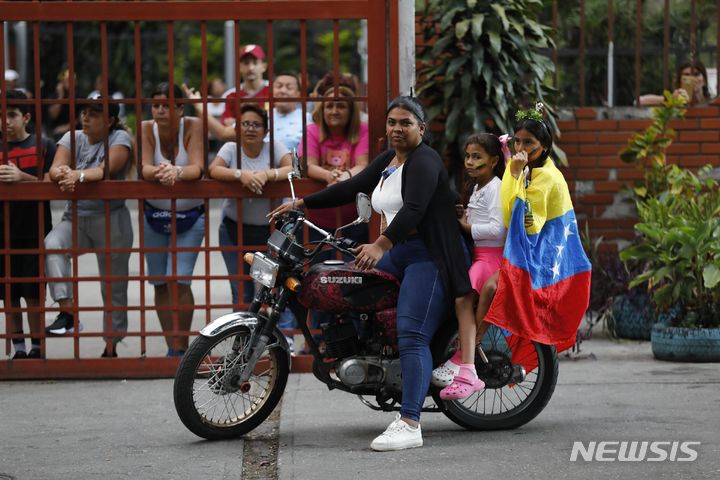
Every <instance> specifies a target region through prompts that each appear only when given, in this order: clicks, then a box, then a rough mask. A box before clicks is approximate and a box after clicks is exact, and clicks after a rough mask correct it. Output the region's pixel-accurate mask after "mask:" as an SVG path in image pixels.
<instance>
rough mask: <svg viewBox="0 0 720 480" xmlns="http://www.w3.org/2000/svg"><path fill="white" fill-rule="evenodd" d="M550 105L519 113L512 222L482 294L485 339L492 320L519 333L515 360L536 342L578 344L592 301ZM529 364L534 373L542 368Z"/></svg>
mask: <svg viewBox="0 0 720 480" xmlns="http://www.w3.org/2000/svg"><path fill="white" fill-rule="evenodd" d="M542 108H543V106H542V104H541V103H538V105H537V106H536V108H535V110H528V111H525V112H518V114H517V115H516V120H517V123H516V125H515V129H514V132H515V133H514V139H513V144H514V148H515V152H516V153H515V154H514V155H513V156H512V158H511V159H510V161H509V162H508V165H507V167H506V169H505V173H504V175H503V179H502V186H501V201H502V208H503V217H504V220H505V224H506V225H507V227H508V234H507V239H506V242H505V249H504V251H503V260H502V265H501V268H500V270H499V271H498V273H497V274H496V275H495V276H494V277H493V278H491V279H489V280H488V281H487V283H486V285H485V286H484V288H483V292H481V296H480V303H481V304H482V303H483V302H485V304H486V305H489V311H488V312H487V315H485V322H483V324H482V326H481V328H479V331H478V336H479V337H482V335H483V334H484V332H485V330H486V329H487V327H488V323H489V324H493V325H496V326H497V327H500V328H503V329H505V330H506V331H507V332H509V333H510V334H511V335H510V337H515V338H508V344H509V345H510V347H511V349H512V350H513V357H514V358H518V357H522V356H523V355H522V354H521V351H522V350H523V349H524V348H527V347H530V348H532V347H531V345H530V341H535V342H539V343H543V344H548V345H555V346H556V347H557V350H558V352H561V351H563V350H566V349H568V348H570V347H572V346H573V345H574V344H575V335H576V332H577V328H578V326H579V324H580V321H581V320H582V317H583V315H584V314H585V311H586V309H587V306H588V302H589V299H590V274H591V266H590V262H589V260H588V258H587V256H586V254H585V251H584V249H583V247H582V243H581V241H580V236H579V231H578V225H577V221H576V219H575V212H574V210H573V206H572V201H571V199H570V191H569V190H568V186H567V183H566V182H565V179H564V178H563V175H562V173H560V170H558V168H557V167H556V166H555V163H554V162H553V161H552V159H551V158H550V152H551V149H552V134H551V133H550V129H549V128H548V126H547V125H546V124H545V122H544V121H543V118H542V114H541V111H542ZM490 300H491V301H492V303H490ZM513 363H515V362H513ZM523 366H524V367H525V369H526V371H530V370H531V369H532V368H534V366H535V365H523Z"/></svg>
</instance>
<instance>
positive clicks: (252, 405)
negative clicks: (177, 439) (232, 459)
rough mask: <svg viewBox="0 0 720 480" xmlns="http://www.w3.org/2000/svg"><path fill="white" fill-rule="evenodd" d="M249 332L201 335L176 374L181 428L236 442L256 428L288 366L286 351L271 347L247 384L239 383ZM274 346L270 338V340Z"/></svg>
mask: <svg viewBox="0 0 720 480" xmlns="http://www.w3.org/2000/svg"><path fill="white" fill-rule="evenodd" d="M249 341H250V331H249V330H248V329H247V328H246V327H243V326H240V327H235V328H232V329H229V330H228V331H226V332H223V333H222V334H221V335H220V336H218V337H214V338H208V337H203V336H200V337H198V338H196V339H195V341H193V343H192V345H190V348H189V349H188V350H187V352H185V355H184V357H183V360H182V362H181V363H180V366H179V367H178V371H177V374H176V375H175V386H174V397H175V409H176V411H177V413H178V416H179V417H180V419H181V420H182V422H183V423H184V424H185V426H186V427H187V428H188V429H189V430H190V431H191V432H193V433H194V434H196V435H198V436H200V437H203V438H207V439H208V440H219V439H226V438H235V437H239V436H241V435H244V434H246V433H247V432H249V431H251V430H252V429H254V428H255V427H257V426H258V425H260V424H261V423H262V422H263V421H264V420H265V419H266V418H267V417H268V416H269V415H270V413H272V411H273V409H274V408H275V406H276V405H277V404H278V402H279V401H280V398H281V397H282V394H283V391H284V390H285V385H286V384H287V378H288V374H289V373H290V368H289V365H288V357H287V352H286V351H285V350H284V349H283V348H282V347H280V346H279V345H270V346H268V347H267V348H266V349H265V351H264V352H263V353H262V355H261V356H260V358H259V360H258V362H257V364H256V366H255V369H254V370H253V373H252V375H251V376H250V378H249V380H248V381H247V382H240V373H241V372H242V369H243V367H244V366H245V359H244V357H245V355H244V354H245V353H246V351H247V349H248V343H249ZM270 342H271V343H272V342H273V339H271V340H270Z"/></svg>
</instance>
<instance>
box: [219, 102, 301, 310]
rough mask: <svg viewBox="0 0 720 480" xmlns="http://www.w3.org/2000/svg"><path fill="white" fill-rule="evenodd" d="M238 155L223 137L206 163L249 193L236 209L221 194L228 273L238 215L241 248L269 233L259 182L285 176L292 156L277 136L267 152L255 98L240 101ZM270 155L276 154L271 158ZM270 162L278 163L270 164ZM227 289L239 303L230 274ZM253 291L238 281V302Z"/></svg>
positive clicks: (262, 114)
mask: <svg viewBox="0 0 720 480" xmlns="http://www.w3.org/2000/svg"><path fill="white" fill-rule="evenodd" d="M240 129H241V130H240V147H241V148H240V154H239V156H240V158H239V160H238V148H237V143H235V142H227V143H226V144H225V145H223V146H222V148H220V151H219V152H218V154H217V156H216V157H215V160H213V161H212V163H211V164H210V167H209V169H208V170H209V175H210V178H214V179H216V180H220V181H224V182H240V184H241V185H242V187H243V188H245V189H246V190H248V191H249V192H250V193H251V196H249V197H247V198H243V200H242V203H241V205H242V208H241V209H240V210H239V209H238V207H239V206H240V205H238V203H237V201H236V200H235V199H234V198H228V199H225V201H224V203H223V209H222V212H223V220H222V223H221V224H220V230H219V239H220V246H221V247H225V248H224V249H223V250H222V256H223V260H225V266H227V270H228V275H230V276H231V277H236V276H237V275H238V271H239V268H238V265H239V263H240V262H242V260H240V255H239V252H238V248H236V247H237V246H238V244H239V242H238V218H242V245H243V250H257V249H258V248H261V247H263V246H264V245H265V243H266V242H267V239H268V237H269V236H270V226H269V225H268V223H267V214H268V212H269V211H270V199H269V198H265V197H262V193H263V187H264V186H265V184H266V183H267V182H278V181H281V180H286V179H287V176H288V173H290V170H292V166H291V163H292V161H291V156H290V152H289V151H288V149H287V148H286V147H285V145H283V144H282V142H280V141H277V140H276V141H275V142H274V148H273V152H272V154H273V155H274V157H271V151H270V143H269V142H265V141H264V138H265V134H266V133H267V131H268V114H267V112H266V111H265V109H263V108H262V107H260V106H259V105H257V104H255V103H246V104H244V105H243V106H242V107H240ZM271 158H278V159H280V161H279V162H274V161H272V160H271ZM275 165H278V166H277V167H275ZM242 263H243V271H244V272H245V273H248V271H249V267H248V266H247V265H246V264H245V262H242ZM230 291H231V292H232V303H233V306H234V308H237V307H238V300H239V296H238V281H237V280H236V279H234V278H231V279H230ZM253 295H254V290H253V282H252V280H247V281H245V282H244V284H243V303H250V302H252V299H253Z"/></svg>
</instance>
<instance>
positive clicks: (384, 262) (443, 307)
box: [377, 237, 451, 421]
mask: <svg viewBox="0 0 720 480" xmlns="http://www.w3.org/2000/svg"><path fill="white" fill-rule="evenodd" d="M377 268H378V269H379V270H383V271H385V272H388V273H390V274H392V275H394V276H395V277H396V278H397V279H398V280H400V294H399V296H398V303H397V335H398V348H399V350H400V369H401V371H402V405H401V406H400V415H401V416H403V417H405V418H409V419H411V420H415V421H419V420H420V410H421V409H422V405H423V402H424V401H425V396H426V394H427V391H428V387H429V386H430V375H431V373H432V366H433V363H432V362H433V361H432V353H431V352H430V342H431V340H432V337H433V335H435V332H437V330H438V328H439V327H440V325H441V324H442V322H443V321H444V320H445V319H446V317H447V314H448V310H449V308H450V307H451V305H450V302H449V301H448V298H447V295H446V292H445V286H444V285H443V282H442V278H441V277H440V272H439V271H438V269H437V267H436V266H435V263H434V262H433V261H432V259H431V258H430V254H429V253H428V250H427V247H426V246H425V243H424V242H423V241H422V240H420V238H418V237H411V238H410V239H408V240H405V241H403V242H400V243H398V244H397V245H395V246H394V247H393V248H391V249H390V250H389V251H387V252H386V253H385V255H384V256H383V257H382V258H381V259H380V261H379V262H378V264H377Z"/></svg>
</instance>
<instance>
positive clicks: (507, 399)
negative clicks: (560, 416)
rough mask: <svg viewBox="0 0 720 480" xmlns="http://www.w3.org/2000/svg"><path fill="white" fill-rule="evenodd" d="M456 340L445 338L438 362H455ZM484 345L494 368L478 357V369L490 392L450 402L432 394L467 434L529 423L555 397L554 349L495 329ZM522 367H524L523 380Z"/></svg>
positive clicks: (452, 336) (450, 336)
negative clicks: (452, 357)
mask: <svg viewBox="0 0 720 480" xmlns="http://www.w3.org/2000/svg"><path fill="white" fill-rule="evenodd" d="M457 339H458V337H457V331H451V330H449V329H448V330H447V331H445V332H443V333H441V334H440V335H439V338H438V339H437V340H438V341H437V342H436V343H435V347H436V349H438V350H436V352H435V353H436V354H437V355H438V356H436V357H435V358H443V359H445V358H449V357H450V356H452V354H453V353H454V352H455V351H456V349H457V344H458V342H457ZM481 345H482V346H483V350H484V351H485V355H486V356H487V357H488V360H489V364H484V363H483V362H482V361H480V359H479V358H478V357H477V356H476V359H475V367H476V369H477V371H478V377H480V378H481V379H482V380H483V381H484V382H485V389H484V390H482V391H480V392H477V393H474V394H472V395H470V396H469V397H467V398H464V399H462V400H452V401H445V400H441V399H440V389H436V388H433V390H432V396H433V399H434V400H435V403H436V404H437V405H441V406H442V407H443V413H444V414H445V416H447V417H448V418H449V419H450V420H452V421H453V422H455V423H457V424H458V425H460V426H462V427H464V428H466V429H468V430H505V429H512V428H517V427H520V426H521V425H524V424H526V423H528V422H529V421H530V420H532V419H533V418H535V417H536V416H537V415H538V414H539V413H540V412H541V411H542V410H543V409H544V408H545V406H547V404H548V402H549V401H550V397H552V394H553V392H554V391H555V384H556V383H557V376H558V360H557V353H556V352H555V347H552V346H549V345H543V344H540V343H536V342H529V341H527V340H523V339H517V338H515V339H512V336H509V334H508V333H507V332H504V331H503V330H501V329H499V328H497V327H495V326H491V327H490V328H489V329H488V331H487V332H486V334H485V336H484V337H483V339H482V342H481ZM519 367H524V369H523V373H524V375H523V374H521V373H520V369H519Z"/></svg>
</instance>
